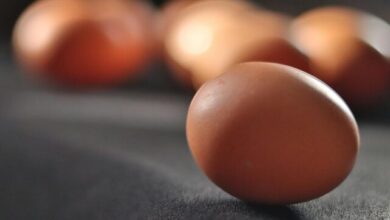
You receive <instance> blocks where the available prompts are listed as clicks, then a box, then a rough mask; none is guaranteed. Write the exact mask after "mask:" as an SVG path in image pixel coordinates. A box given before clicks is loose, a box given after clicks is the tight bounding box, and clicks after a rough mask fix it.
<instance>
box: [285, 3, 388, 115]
mask: <svg viewBox="0 0 390 220" xmlns="http://www.w3.org/2000/svg"><path fill="white" fill-rule="evenodd" d="M380 29H382V30H380ZM290 30H291V35H290V36H291V39H292V42H294V45H296V46H297V47H298V48H299V49H301V51H303V52H304V53H305V54H306V55H307V56H308V57H309V59H310V70H309V72H310V73H312V74H314V75H315V76H317V77H318V78H320V79H322V80H324V81H325V82H327V83H328V84H329V85H330V86H332V87H333V88H334V89H336V91H337V92H339V93H340V94H341V95H342V97H344V98H345V99H346V100H347V102H348V103H349V104H350V105H353V106H354V107H359V108H363V107H369V106H372V105H374V104H377V103H379V102H380V101H381V100H383V97H385V95H386V93H387V90H388V89H389V87H390V69H389V68H390V65H389V62H387V60H386V58H385V57H384V56H383V55H386V50H387V49H386V44H387V45H388V46H390V43H389V41H388V40H387V39H389V37H390V34H388V35H387V37H386V32H387V31H390V29H389V27H388V26H387V25H386V24H385V23H383V22H382V21H381V20H380V19H378V18H376V17H374V16H372V15H369V14H366V13H363V12H359V11H357V10H353V9H349V8H343V7H325V8H319V9H314V10H312V11H309V12H307V13H304V14H303V15H301V16H299V17H298V18H296V19H295V21H294V22H293V23H292V25H291V28H290ZM383 33H384V34H383ZM382 34H383V35H382ZM383 37H385V38H386V40H384V39H383ZM381 52H382V53H381Z"/></svg>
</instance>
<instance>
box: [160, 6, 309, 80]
mask: <svg viewBox="0 0 390 220" xmlns="http://www.w3.org/2000/svg"><path fill="white" fill-rule="evenodd" d="M226 2H229V1H200V2H199V3H193V4H192V5H191V6H187V7H186V8H185V9H184V10H183V11H182V13H181V14H180V16H179V18H178V19H177V21H176V22H175V23H174V24H173V25H172V27H171V29H170V31H169V33H168V35H167V37H166V40H165V48H166V51H167V55H168V57H169V60H170V63H171V64H174V67H175V68H173V69H174V70H177V69H181V70H182V71H181V75H185V74H187V75H190V76H189V77H186V78H187V79H188V78H189V79H191V81H192V83H193V84H194V87H195V88H198V87H199V86H200V85H202V84H203V83H204V82H206V81H207V80H210V79H213V78H214V77H216V76H218V75H220V74H222V73H223V72H224V71H225V70H226V69H228V68H229V67H230V66H232V65H234V64H236V63H239V62H243V61H251V60H262V61H273V62H281V63H285V64H288V65H292V66H295V67H298V68H306V67H307V59H306V57H305V56H304V55H303V54H302V53H300V52H299V51H298V50H296V49H295V48H294V47H293V46H292V45H291V44H289V43H288V42H287V41H286V40H285V39H284V34H285V30H286V29H287V25H288V21H289V19H288V18H287V17H285V16H283V15H280V14H277V13H274V12H270V11H265V10H256V9H255V8H253V7H252V6H250V5H246V4H244V5H242V6H241V7H239V6H236V5H235V4H231V5H230V4H226ZM233 2H235V1H233ZM236 4H237V3H236ZM241 4H243V3H242V2H241ZM283 52H286V53H285V54H283ZM282 54H283V56H281V55H282ZM178 66H179V68H177V67H178ZM183 70H184V71H183ZM183 73H184V74H183Z"/></svg>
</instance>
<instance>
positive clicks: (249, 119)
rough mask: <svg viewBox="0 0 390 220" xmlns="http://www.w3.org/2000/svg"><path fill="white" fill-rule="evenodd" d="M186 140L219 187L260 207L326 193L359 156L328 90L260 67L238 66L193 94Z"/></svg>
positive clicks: (350, 123) (353, 131) (288, 72)
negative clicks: (258, 204)
mask: <svg viewBox="0 0 390 220" xmlns="http://www.w3.org/2000/svg"><path fill="white" fill-rule="evenodd" d="M187 139H188V143H189V146H190V150H191V152H192V155H193V157H194V159H195V161H196V163H197V164H198V165H199V167H200V168H201V169H202V170H203V171H204V173H205V174H206V175H207V176H208V177H209V178H210V179H211V180H212V181H213V182H214V183H215V184H216V185H218V186H219V187H221V188H222V189H223V190H225V191H226V192H228V193H230V194H231V195H233V196H235V197H238V198H240V199H242V200H246V201H250V202H257V203H264V204H289V203H296V202H303V201H307V200H311V199H314V198H317V197H319V196H321V195H324V194H325V193H327V192H329V191H331V190H332V189H333V188H335V187H336V186H338V185H339V184H340V183H341V182H342V181H343V180H344V179H345V178H346V177H347V175H348V174H349V173H350V171H351V169H352V167H353V165H354V162H355V159H356V156H357V152H358V148H359V134H358V127H357V124H356V121H355V119H354V117H353V115H352V113H351V111H350V110H349V109H348V107H347V105H346V104H345V103H344V102H343V100H342V99H341V98H340V97H339V96H338V95H337V94H336V93H335V92H334V91H333V90H332V89H330V88H329V87H328V86H327V85H326V84H324V83H322V82H321V81H319V80H317V79H316V78H314V77H313V76H311V75H309V74H306V73H305V72H303V71H300V70H298V69H295V68H293V67H290V66H286V65H281V64H275V63H263V62H252V63H244V64H240V65H237V66H235V67H234V68H232V69H231V70H229V71H228V72H227V73H225V74H223V75H221V76H219V77H217V78H216V79H214V80H210V81H208V82H207V83H205V84H204V85H203V86H202V87H201V88H200V89H199V90H198V92H197V93H196V95H195V97H194V98H193V100H192V102H191V105H190V108H189V111H188V116H187Z"/></svg>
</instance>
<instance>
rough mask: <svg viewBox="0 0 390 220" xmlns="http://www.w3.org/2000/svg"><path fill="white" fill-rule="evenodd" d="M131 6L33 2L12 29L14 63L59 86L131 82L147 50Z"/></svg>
mask: <svg viewBox="0 0 390 220" xmlns="http://www.w3.org/2000/svg"><path fill="white" fill-rule="evenodd" d="M134 7H137V6H136V4H135V3H134V2H133V3H128V2H125V1H120V0H112V1H110V0H97V1H92V0H82V1H78V0H42V1H37V2H35V3H33V4H32V5H31V6H30V7H28V8H27V9H26V11H25V12H24V13H23V14H22V15H21V17H20V18H19V19H18V21H17V24H16V26H15V30H14V34H13V46H14V51H15V55H16V58H17V59H18V61H19V62H20V63H21V64H22V65H23V66H24V67H25V68H26V69H27V70H29V71H31V72H34V73H36V74H35V76H37V77H39V78H41V79H45V80H48V81H52V82H55V83H56V84H59V85H63V86H70V87H91V86H92V87H93V86H102V85H111V84H116V83H121V82H122V81H123V80H126V79H128V78H134V77H135V76H136V75H137V74H138V71H139V70H140V69H141V68H142V67H143V66H144V65H145V62H146V61H147V60H148V57H149V53H150V49H151V48H150V46H149V45H148V42H147V41H148V39H149V37H148V36H147V35H148V34H147V33H148V32H147V31H146V30H145V27H143V26H142V25H141V24H142V22H140V19H141V18H139V16H137V13H135V12H134V10H136V9H134ZM138 14H139V13H138Z"/></svg>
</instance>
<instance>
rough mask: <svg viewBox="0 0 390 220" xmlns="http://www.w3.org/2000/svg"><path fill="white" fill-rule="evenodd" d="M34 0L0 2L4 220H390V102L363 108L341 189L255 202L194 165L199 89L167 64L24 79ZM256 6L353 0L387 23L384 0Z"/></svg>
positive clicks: (289, 9)
mask: <svg viewBox="0 0 390 220" xmlns="http://www.w3.org/2000/svg"><path fill="white" fill-rule="evenodd" d="M30 2H31V1H27V0H13V1H1V3H0V16H1V19H0V31H1V32H0V33H1V34H0V36H1V41H0V219H384V220H387V219H390V146H389V144H390V135H389V134H390V126H389V124H388V122H389V121H390V119H389V117H388V115H389V109H390V108H389V106H390V104H389V103H390V102H387V103H384V104H383V105H381V106H378V107H377V108H375V109H372V110H371V111H369V112H365V113H360V114H359V115H358V122H359V125H360V128H361V136H362V145H361V151H360V154H359V158H358V161H357V164H356V167H355V169H354V170H353V172H352V174H351V175H350V176H349V177H348V179H347V180H346V181H345V182H344V183H343V184H342V185H341V186H340V187H338V188H337V189H336V190H334V191H332V192H331V193H329V194H327V195H325V196H323V197H321V198H319V199H316V200H313V201H310V202H306V203H301V204H294V205H290V206H276V207H268V206H261V205H254V204H247V203H244V202H242V201H239V200H237V199H235V198H233V197H231V196H229V195H228V194H226V193H224V192H222V191H221V190H220V189H218V188H217V187H216V186H214V185H213V184H212V183H211V182H210V181H208V180H207V178H206V177H205V176H203V174H202V173H201V172H200V171H199V170H198V169H197V167H196V166H195V164H194V163H193V160H192V158H191V155H190V154H189V152H188V147H187V144H186V140H185V132H184V124H185V117H186V111H187V106H188V104H189V102H190V100H191V97H192V92H190V91H185V90H183V89H182V88H180V87H179V86H177V85H176V83H174V81H172V80H171V79H170V75H169V72H168V71H167V70H166V69H165V68H164V66H163V65H161V64H155V65H152V66H150V67H149V68H148V70H147V74H146V75H145V78H144V79H142V80H141V82H139V83H137V84H129V85H124V86H122V87H119V88H113V89H108V90H104V91H92V92H71V91H60V90H57V89H53V88H47V87H44V86H42V85H38V84H35V83H32V82H30V81H29V80H28V79H26V78H25V77H23V75H24V74H23V72H22V71H21V70H20V69H19V68H18V67H17V66H16V65H15V64H14V62H13V59H12V56H11V50H10V44H9V39H10V33H11V31H12V26H13V24H14V22H15V20H16V18H17V17H18V15H19V14H20V13H21V11H22V10H23V9H24V8H25V7H26V6H27V5H28V4H29V3H30ZM155 3H156V5H160V4H161V1H155ZM258 3H259V4H261V5H262V6H264V7H268V8H271V9H274V10H279V11H282V12H286V13H289V14H291V15H297V14H299V13H300V12H302V11H304V10H306V9H309V8H312V7H314V6H319V5H326V4H342V5H351V6H354V7H357V8H361V9H364V10H367V11H369V12H372V13H374V14H376V15H378V16H380V17H382V18H385V19H386V20H387V21H390V13H389V12H390V2H389V1H386V0H376V1H363V0H359V1H353V0H350V1H304V0H299V1H292V0H288V1H286V0H285V1H283V0H280V1H274V0H267V1H258ZM389 40H390V39H389Z"/></svg>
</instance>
